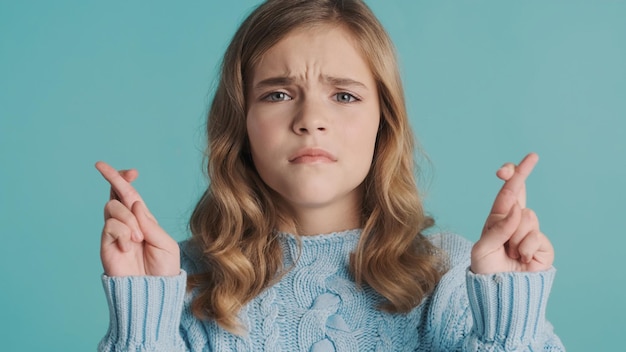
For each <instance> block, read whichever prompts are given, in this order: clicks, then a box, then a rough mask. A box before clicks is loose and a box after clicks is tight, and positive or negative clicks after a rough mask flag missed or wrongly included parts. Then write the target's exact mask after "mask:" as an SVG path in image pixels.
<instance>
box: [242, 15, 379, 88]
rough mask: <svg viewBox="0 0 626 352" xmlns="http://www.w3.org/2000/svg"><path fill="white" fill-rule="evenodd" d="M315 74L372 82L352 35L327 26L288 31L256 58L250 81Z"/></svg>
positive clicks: (303, 76)
mask: <svg viewBox="0 0 626 352" xmlns="http://www.w3.org/2000/svg"><path fill="white" fill-rule="evenodd" d="M315 74H320V75H321V74H324V75H330V76H336V77H343V76H358V77H361V79H366V78H367V79H371V80H372V81H373V75H372V72H371V69H370V65H369V63H368V61H367V57H366V56H365V55H363V52H362V50H361V48H360V46H359V44H358V41H357V40H356V38H355V36H354V35H353V34H352V33H351V32H350V31H349V30H347V29H346V28H344V27H343V26H338V25H330V24H323V25H316V26H313V27H311V26H307V27H302V28H297V29H294V30H292V31H291V32H289V33H288V34H287V35H285V36H284V37H283V38H282V39H281V40H279V41H278V42H277V43H276V44H274V45H273V46H272V47H270V48H269V49H268V50H267V51H266V52H265V53H264V54H263V55H262V56H261V57H260V59H259V60H258V62H257V63H256V65H254V67H253V74H252V77H251V78H252V81H253V82H254V81H258V80H262V79H264V78H267V76H275V75H282V76H297V77H299V78H305V76H311V75H315ZM309 78H311V77H309ZM355 78H356V77H355Z"/></svg>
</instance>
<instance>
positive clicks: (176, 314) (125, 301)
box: [98, 270, 187, 351]
mask: <svg viewBox="0 0 626 352" xmlns="http://www.w3.org/2000/svg"><path fill="white" fill-rule="evenodd" d="M186 280H187V273H186V272H185V271H182V270H181V273H180V274H179V275H178V276H173V277H158V276H122V277H109V276H106V275H103V277H102V283H103V286H104V291H105V294H106V296H107V300H108V303H109V329H108V331H107V334H106V335H105V337H104V338H103V339H102V341H101V342H100V344H99V345H98V351H185V350H187V348H186V344H185V342H184V341H183V339H182V337H181V333H180V321H181V314H182V310H183V303H184V297H185V286H186Z"/></svg>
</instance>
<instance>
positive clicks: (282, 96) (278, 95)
mask: <svg viewBox="0 0 626 352" xmlns="http://www.w3.org/2000/svg"><path fill="white" fill-rule="evenodd" d="M263 100H267V101H285V100H291V97H290V96H289V94H287V93H285V92H272V93H270V94H268V95H266V96H265V97H264V98H263Z"/></svg>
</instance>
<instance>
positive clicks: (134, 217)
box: [96, 161, 180, 276]
mask: <svg viewBox="0 0 626 352" xmlns="http://www.w3.org/2000/svg"><path fill="white" fill-rule="evenodd" d="M96 169H98V171H100V173H101V174H102V176H103V177H104V178H105V179H106V180H107V181H108V182H109V183H110V184H111V197H110V200H109V201H108V202H107V204H106V206H105V207H104V228H103V229H102V239H101V244H100V258H101V259H102V266H103V267H104V272H105V274H106V275H108V276H145V275H150V276H175V275H178V274H179V273H180V252H179V248H178V243H176V241H175V240H174V239H172V238H171V237H170V236H169V235H168V234H167V233H166V232H165V231H164V230H163V229H162V228H161V227H160V226H159V224H158V223H157V221H156V219H155V218H154V216H152V214H151V213H150V211H149V210H148V208H147V207H146V205H145V203H144V202H143V200H142V199H141V196H139V193H138V192H137V191H136V190H135V188H134V187H133V186H131V184H130V182H132V181H134V180H135V179H136V178H137V171H136V170H126V171H120V172H118V171H117V170H115V169H114V168H112V167H111V166H109V165H108V164H107V163H104V162H102V161H99V162H97V163H96Z"/></svg>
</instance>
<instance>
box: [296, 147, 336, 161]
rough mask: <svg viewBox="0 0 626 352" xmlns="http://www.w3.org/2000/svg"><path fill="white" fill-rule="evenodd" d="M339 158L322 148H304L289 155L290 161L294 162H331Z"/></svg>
mask: <svg viewBox="0 0 626 352" xmlns="http://www.w3.org/2000/svg"><path fill="white" fill-rule="evenodd" d="M335 161H337V158H336V157H335V156H334V155H332V154H331V153H329V152H327V151H326V150H324V149H322V148H303V149H300V150H298V151H297V152H296V153H295V154H293V155H291V156H290V157H289V162H290V163H294V164H306V163H331V162H335Z"/></svg>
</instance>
